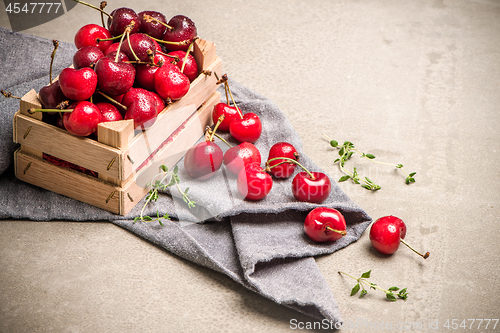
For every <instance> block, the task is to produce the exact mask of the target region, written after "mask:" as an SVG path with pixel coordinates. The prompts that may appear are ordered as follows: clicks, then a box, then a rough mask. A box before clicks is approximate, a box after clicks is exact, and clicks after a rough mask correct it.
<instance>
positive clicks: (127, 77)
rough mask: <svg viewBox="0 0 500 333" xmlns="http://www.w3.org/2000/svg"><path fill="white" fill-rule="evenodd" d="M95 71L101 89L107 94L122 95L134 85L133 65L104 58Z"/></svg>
mask: <svg viewBox="0 0 500 333" xmlns="http://www.w3.org/2000/svg"><path fill="white" fill-rule="evenodd" d="M94 70H95V72H96V74H97V77H98V85H99V89H100V90H101V91H102V92H104V93H106V94H109V95H112V96H117V95H121V94H124V93H126V92H127V91H128V90H129V89H130V88H132V86H133V85H134V80H135V67H134V65H132V64H129V63H126V62H115V61H114V59H111V58H108V57H103V58H101V59H99V60H98V61H97V63H96V64H95V66H94Z"/></svg>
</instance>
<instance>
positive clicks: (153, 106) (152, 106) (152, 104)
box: [121, 88, 162, 129]
mask: <svg viewBox="0 0 500 333" xmlns="http://www.w3.org/2000/svg"><path fill="white" fill-rule="evenodd" d="M155 95H156V94H154V93H153V92H151V91H148V90H146V89H143V88H130V89H129V91H127V92H126V93H125V94H124V95H123V98H122V102H121V103H122V104H123V105H125V106H126V107H127V111H126V113H125V117H124V119H133V120H134V128H139V127H140V128H141V129H147V128H149V127H151V126H152V125H153V124H154V122H155V121H156V117H157V115H158V113H159V112H160V111H161V110H162V109H160V107H161V104H160V103H159V101H158V99H157V98H156V96H155Z"/></svg>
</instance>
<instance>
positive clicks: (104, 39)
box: [96, 34, 123, 43]
mask: <svg viewBox="0 0 500 333" xmlns="http://www.w3.org/2000/svg"><path fill="white" fill-rule="evenodd" d="M122 36H123V34H121V35H118V36H114V37H110V38H96V41H97V43H99V42H106V41H109V40H111V41H113V40H116V39H119V38H122Z"/></svg>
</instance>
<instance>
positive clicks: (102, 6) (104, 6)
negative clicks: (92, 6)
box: [99, 1, 108, 28]
mask: <svg viewBox="0 0 500 333" xmlns="http://www.w3.org/2000/svg"><path fill="white" fill-rule="evenodd" d="M107 5H108V3H107V2H106V1H101V3H100V4H99V8H100V9H101V22H102V27H103V28H106V24H104V14H103V10H104V8H106V6H107Z"/></svg>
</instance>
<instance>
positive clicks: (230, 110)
mask: <svg viewBox="0 0 500 333" xmlns="http://www.w3.org/2000/svg"><path fill="white" fill-rule="evenodd" d="M221 115H224V120H223V121H222V123H221V124H220V126H219V129H220V130H221V131H224V132H229V124H230V123H231V122H232V121H233V120H234V119H237V118H240V113H239V112H238V110H237V109H236V107H234V106H229V105H227V104H226V103H222V102H221V103H217V104H216V105H215V106H214V110H213V111H212V120H213V122H214V123H215V122H216V121H217V119H219V117H220V116H221Z"/></svg>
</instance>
